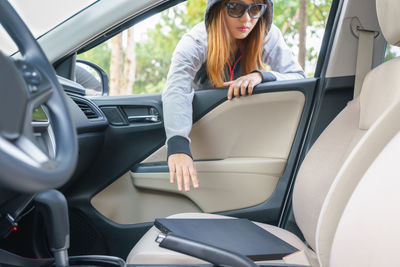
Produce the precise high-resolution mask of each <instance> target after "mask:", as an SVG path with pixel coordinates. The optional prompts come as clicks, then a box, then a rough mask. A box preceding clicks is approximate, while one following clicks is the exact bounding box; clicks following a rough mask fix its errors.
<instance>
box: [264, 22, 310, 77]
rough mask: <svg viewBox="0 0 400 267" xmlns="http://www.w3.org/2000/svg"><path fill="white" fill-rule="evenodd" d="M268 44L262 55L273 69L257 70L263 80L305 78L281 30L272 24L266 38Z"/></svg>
mask: <svg viewBox="0 0 400 267" xmlns="http://www.w3.org/2000/svg"><path fill="white" fill-rule="evenodd" d="M265 42H266V44H265V45H264V51H263V55H262V59H263V62H264V63H265V64H267V65H269V66H271V71H268V72H264V71H257V72H260V73H261V75H262V77H263V82H268V81H275V80H276V81H281V80H292V79H302V78H305V77H306V76H305V74H304V71H303V69H302V68H301V66H300V64H299V63H298V62H297V60H295V58H294V56H293V54H292V52H291V51H290V49H289V47H288V46H287V44H286V43H285V40H284V39H283V36H282V33H281V31H280V30H279V29H278V27H276V26H275V25H273V24H272V26H271V30H270V32H269V33H268V35H267V36H266V38H265Z"/></svg>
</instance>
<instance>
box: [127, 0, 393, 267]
mask: <svg viewBox="0 0 400 267" xmlns="http://www.w3.org/2000/svg"><path fill="white" fill-rule="evenodd" d="M389 6H390V8H389ZM377 11H378V19H379V23H380V25H381V29H382V31H383V34H384V36H385V38H386V40H388V41H389V42H390V43H391V44H392V45H400V27H397V26H396V25H397V17H396V16H397V14H400V1H398V0H377ZM383 14H384V15H383ZM399 74H400V58H397V59H394V60H391V61H389V62H386V63H384V64H382V65H380V66H378V67H377V68H375V69H374V70H372V71H371V72H370V73H368V75H367V76H366V77H365V80H364V83H363V87H362V92H361V94H360V96H359V97H357V98H355V99H354V100H353V101H351V102H349V103H348V105H347V106H346V107H345V108H344V109H343V111H342V112H341V113H340V114H339V115H338V116H337V117H336V118H335V119H334V120H333V121H332V122H331V123H330V125H329V126H328V127H327V128H326V129H325V131H324V132H323V133H322V134H321V136H320V137H319V138H318V140H317V141H316V142H315V144H314V145H313V147H312V148H311V149H310V151H309V152H308V154H307V156H306V157H305V159H304V161H303V163H302V166H301V168H300V170H299V173H298V175H297V178H296V183H295V187H294V192H293V210H294V214H295V219H296V222H297V224H298V226H299V228H300V229H301V231H302V233H303V235H304V237H305V239H306V241H307V243H308V244H309V246H310V247H311V249H309V248H308V247H307V246H306V245H305V244H304V243H303V242H302V241H301V240H300V239H299V238H297V237H296V236H295V235H293V234H292V233H290V232H288V231H286V230H284V229H280V228H277V227H274V226H271V225H266V224H261V223H257V224H258V225H259V226H261V227H262V228H264V229H266V230H267V231H270V232H271V233H273V234H275V235H277V236H278V237H280V238H281V239H283V240H285V241H286V242H288V243H290V244H291V245H293V246H295V247H297V248H298V249H300V250H303V251H304V252H305V253H304V254H305V255H306V257H307V264H308V265H311V266H329V260H330V252H331V246H332V242H333V238H334V234H335V231H336V229H337V225H338V222H339V219H340V217H341V214H342V212H343V210H344V208H345V206H346V204H347V201H348V199H349V198H350V196H351V194H352V192H353V190H354V189H355V187H356V186H357V184H358V182H359V181H360V179H361V177H363V175H364V173H365V171H366V170H367V168H368V167H369V166H370V165H371V163H372V162H373V160H374V159H375V157H376V156H377V155H378V154H379V153H380V151H381V150H382V148H383V147H384V146H385V145H386V144H387V143H388V142H389V141H390V140H391V138H392V137H393V136H394V135H395V134H396V133H397V132H398V130H399V128H400V127H399V126H400V119H399V117H398V116H397V117H396V116H395V115H393V114H395V112H394V110H396V108H398V104H399V102H400V75H399ZM200 190H201V189H200ZM171 217H175V218H176V217H179V218H210V217H211V218H221V217H222V216H219V215H212V214H178V215H174V216H171ZM193 230H194V231H195V229H193ZM158 233H159V231H158V230H157V229H156V228H154V227H153V228H151V229H150V230H149V231H148V232H147V233H146V234H145V235H144V236H143V238H142V239H141V240H140V241H139V242H138V244H137V245H136V246H135V247H134V248H133V250H132V251H131V253H130V254H129V256H128V258H127V263H128V264H132V263H136V264H146V263H163V264H195V263H202V261H200V260H198V259H195V258H192V257H189V256H186V255H183V254H179V253H175V252H173V251H169V250H166V249H162V248H160V247H158V244H157V243H156V242H154V239H155V237H156V235H157V234H158ZM289 260H290V259H289ZM292 262H293V261H292ZM293 263H299V264H304V261H303V260H300V261H299V262H296V260H294V262H293Z"/></svg>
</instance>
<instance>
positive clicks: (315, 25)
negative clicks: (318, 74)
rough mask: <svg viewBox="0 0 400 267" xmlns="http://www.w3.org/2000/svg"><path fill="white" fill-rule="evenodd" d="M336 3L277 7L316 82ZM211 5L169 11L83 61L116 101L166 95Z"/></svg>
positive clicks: (193, 2)
mask: <svg viewBox="0 0 400 267" xmlns="http://www.w3.org/2000/svg"><path fill="white" fill-rule="evenodd" d="M331 2H332V0H308V1H307V0H275V1H274V21H273V23H274V24H275V25H276V26H277V27H278V28H279V29H280V30H281V31H282V33H283V36H284V39H285V41H286V43H287V45H288V46H289V47H290V49H291V51H292V52H293V54H294V56H295V58H296V59H298V61H299V63H300V65H301V66H302V67H303V69H304V71H305V73H306V76H307V77H313V76H314V71H315V67H316V64H317V59H318V55H319V50H320V46H321V42H322V37H323V34H324V30H325V26H326V20H327V17H328V14H329V10H330V6H331ZM206 3H207V0H189V1H187V2H184V3H181V4H178V5H177V6H174V7H172V8H169V9H167V10H164V11H163V12H161V13H159V14H156V15H154V16H152V17H150V18H147V19H146V20H144V21H142V22H140V23H138V24H136V25H134V26H133V27H131V28H130V29H128V30H125V31H124V32H122V33H120V34H118V35H117V36H115V37H113V38H111V39H110V40H108V41H106V42H104V43H102V44H100V45H98V46H97V47H95V48H92V49H91V50H89V51H86V52H84V53H82V54H79V55H78V59H83V60H88V61H92V62H94V63H96V64H97V65H99V66H101V67H102V68H103V69H104V70H105V71H106V72H107V73H108V75H109V78H110V95H129V94H151V93H160V92H162V90H163V89H164V86H165V83H166V78H167V73H168V70H169V66H170V63H171V57H172V53H173V51H174V48H175V47H176V44H177V43H178V41H179V40H180V38H181V37H182V35H183V34H184V33H185V32H187V31H188V30H190V29H191V28H192V27H193V26H195V25H196V24H197V23H199V22H201V21H202V20H203V19H204V11H205V8H206ZM302 29H304V30H303V31H302ZM300 32H303V34H299V33H300Z"/></svg>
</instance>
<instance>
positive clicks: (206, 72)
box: [162, 0, 305, 191]
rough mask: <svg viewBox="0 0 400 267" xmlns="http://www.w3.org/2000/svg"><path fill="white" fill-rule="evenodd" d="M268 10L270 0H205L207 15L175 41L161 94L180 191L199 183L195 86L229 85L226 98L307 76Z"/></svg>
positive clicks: (172, 167) (172, 172)
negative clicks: (193, 139) (193, 143)
mask: <svg viewBox="0 0 400 267" xmlns="http://www.w3.org/2000/svg"><path fill="white" fill-rule="evenodd" d="M272 14H273V6H272V2H271V0H265V1H264V0H230V1H227V0H222V1H221V0H208V3H207V9H206V13H205V21H204V22H202V23H200V24H198V25H196V26H195V27H194V28H193V29H192V30H191V31H190V32H188V33H186V34H185V35H184V36H183V37H182V39H181V40H180V41H179V43H178V45H177V47H176V49H175V51H174V54H173V57H172V62H171V66H170V70H169V73H168V77H167V84H166V87H165V90H164V91H163V94H162V101H163V111H164V125H165V131H166V134H167V147H168V166H169V170H170V182H171V183H174V180H175V179H174V178H175V174H176V177H177V184H178V190H179V191H182V189H183V186H182V184H184V188H185V191H189V190H190V181H192V184H193V187H194V188H198V187H199V182H198V178H197V173H196V169H195V166H194V164H193V159H192V156H191V153H190V148H189V143H190V139H189V133H190V130H191V127H192V100H193V96H194V90H196V89H199V88H210V87H222V86H229V89H228V95H227V98H228V99H229V100H230V99H232V97H233V96H235V97H240V96H245V95H246V94H249V95H251V94H252V92H253V88H254V86H256V85H257V84H259V83H261V82H268V81H275V80H288V79H299V78H304V77H305V75H304V72H303V70H302V68H301V67H300V65H299V64H298V63H297V62H296V61H295V60H294V59H293V56H292V53H291V52H290V50H289V48H288V47H287V45H286V44H285V42H284V40H283V37H282V34H281V32H280V31H279V29H278V28H277V27H276V26H275V25H272ZM264 64H265V65H269V66H270V67H271V71H263V68H264Z"/></svg>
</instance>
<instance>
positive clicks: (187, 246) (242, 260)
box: [155, 233, 257, 267]
mask: <svg viewBox="0 0 400 267" xmlns="http://www.w3.org/2000/svg"><path fill="white" fill-rule="evenodd" d="M155 241H156V242H157V243H159V246H160V247H162V248H166V249H169V250H173V251H177V252H180V253H183V254H186V255H189V256H193V257H196V258H199V259H202V260H205V261H208V262H210V263H212V264H214V265H218V266H219V265H227V266H237V267H254V266H257V265H256V264H255V263H254V262H253V261H251V260H250V259H249V258H247V257H246V256H244V255H241V254H238V253H235V252H232V251H229V250H225V249H221V248H217V247H214V246H211V245H207V244H205V243H202V242H197V241H193V240H190V239H187V238H185V237H182V236H179V235H176V234H174V233H168V234H159V235H158V236H157V238H156V240H155Z"/></svg>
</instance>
